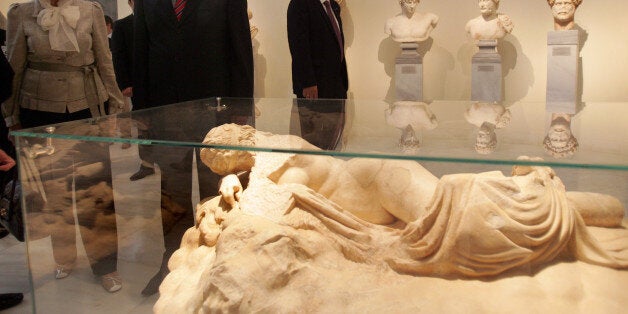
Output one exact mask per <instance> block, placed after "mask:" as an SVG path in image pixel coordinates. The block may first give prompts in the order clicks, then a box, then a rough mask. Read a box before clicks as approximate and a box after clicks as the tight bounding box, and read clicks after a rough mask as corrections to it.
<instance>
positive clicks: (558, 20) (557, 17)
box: [547, 0, 582, 31]
mask: <svg viewBox="0 0 628 314" xmlns="http://www.w3.org/2000/svg"><path fill="white" fill-rule="evenodd" d="M547 3H548V4H549V5H550V7H552V15H554V29H555V30H557V31H564V30H570V29H573V28H574V26H575V22H574V16H575V15H576V9H578V7H579V6H580V4H581V3H582V0H547Z"/></svg>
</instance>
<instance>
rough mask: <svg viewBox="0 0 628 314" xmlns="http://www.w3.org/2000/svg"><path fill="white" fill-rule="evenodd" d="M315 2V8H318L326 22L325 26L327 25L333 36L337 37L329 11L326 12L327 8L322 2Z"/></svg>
mask: <svg viewBox="0 0 628 314" xmlns="http://www.w3.org/2000/svg"><path fill="white" fill-rule="evenodd" d="M313 2H314V6H315V7H316V8H318V12H319V13H320V16H321V18H322V19H323V20H324V21H325V24H326V25H327V29H329V31H330V32H331V34H332V35H334V37H336V32H334V27H333V26H332V25H331V21H330V20H329V15H327V11H326V10H325V7H324V6H323V4H321V1H320V0H313ZM330 4H331V3H330ZM332 11H333V10H332Z"/></svg>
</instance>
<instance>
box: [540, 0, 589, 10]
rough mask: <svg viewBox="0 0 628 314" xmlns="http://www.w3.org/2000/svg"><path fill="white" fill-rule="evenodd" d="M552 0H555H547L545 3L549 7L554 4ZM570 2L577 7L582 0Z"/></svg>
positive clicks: (554, 0)
mask: <svg viewBox="0 0 628 314" xmlns="http://www.w3.org/2000/svg"><path fill="white" fill-rule="evenodd" d="M554 2H556V0H547V4H549V6H550V7H553V6H554ZM571 2H572V3H573V4H574V5H575V6H576V8H577V7H579V6H580V4H581V3H582V0H571Z"/></svg>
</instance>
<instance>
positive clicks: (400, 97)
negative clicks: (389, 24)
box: [395, 43, 423, 101]
mask: <svg viewBox="0 0 628 314" xmlns="http://www.w3.org/2000/svg"><path fill="white" fill-rule="evenodd" d="M418 47H419V44H417V43H402V44H401V54H400V55H399V57H397V58H396V60H395V95H396V97H397V101H406V100H407V101H422V100H423V57H422V56H421V55H420V54H419V53H418V51H417V48H418Z"/></svg>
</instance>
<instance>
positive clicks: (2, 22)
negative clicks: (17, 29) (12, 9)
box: [0, 12, 7, 30]
mask: <svg viewBox="0 0 628 314" xmlns="http://www.w3.org/2000/svg"><path fill="white" fill-rule="evenodd" d="M0 29H4V30H6V29H7V18H6V17H4V14H3V13H2V12H0Z"/></svg>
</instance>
